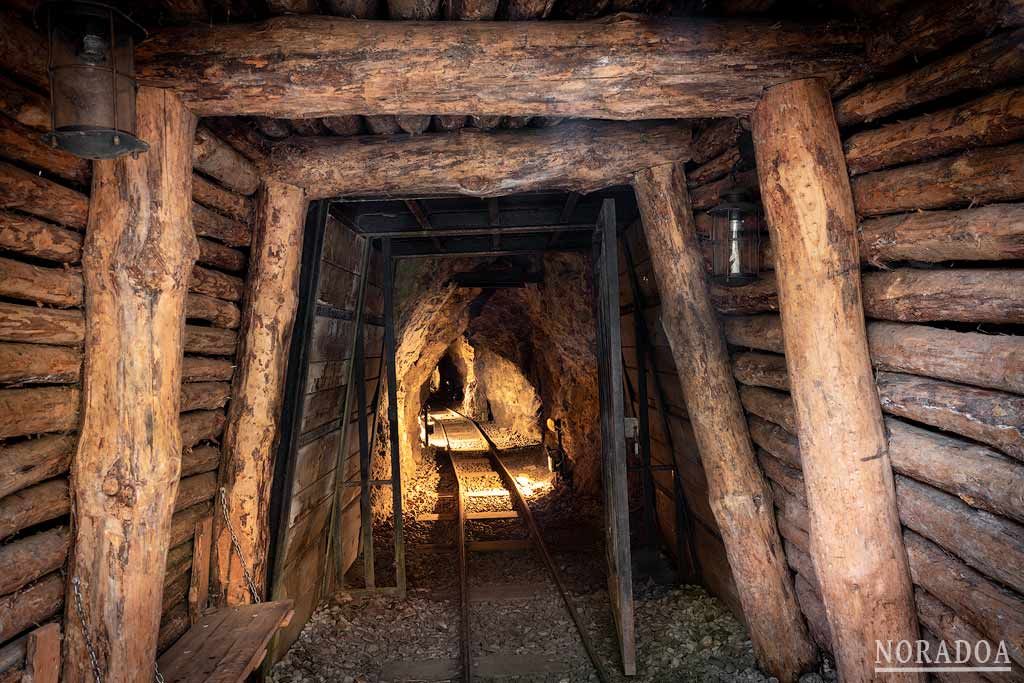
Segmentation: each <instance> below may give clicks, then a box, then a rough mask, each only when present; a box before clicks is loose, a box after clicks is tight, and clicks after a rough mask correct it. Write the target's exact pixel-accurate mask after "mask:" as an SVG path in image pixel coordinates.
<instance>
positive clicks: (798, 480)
mask: <svg viewBox="0 0 1024 683" xmlns="http://www.w3.org/2000/svg"><path fill="white" fill-rule="evenodd" d="M757 462H758V463H759V464H760V465H761V471H762V472H764V476H766V477H768V478H769V479H771V480H772V481H774V482H775V483H776V484H778V485H779V486H781V487H782V488H784V489H785V490H786V492H787V493H789V495H791V496H793V497H794V498H796V500H797V501H798V502H799V503H800V504H801V505H804V506H805V507H806V505H807V496H806V494H805V493H804V489H805V487H804V478H803V475H802V474H801V473H800V470H798V469H795V468H793V467H789V466H788V465H786V463H784V462H782V461H781V460H779V459H778V458H776V457H774V456H773V455H771V454H770V453H768V451H765V450H758V453H757Z"/></svg>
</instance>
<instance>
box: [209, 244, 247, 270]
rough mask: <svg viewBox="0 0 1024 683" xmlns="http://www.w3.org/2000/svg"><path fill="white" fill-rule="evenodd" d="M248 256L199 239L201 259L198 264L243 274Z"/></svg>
mask: <svg viewBox="0 0 1024 683" xmlns="http://www.w3.org/2000/svg"><path fill="white" fill-rule="evenodd" d="M246 260H247V259H246V256H245V254H244V253H243V252H241V251H238V250H237V249H232V248H231V247H228V246H225V245H223V244H221V243H220V242H214V241H213V240H208V239H204V238H200V239H199V258H197V259H196V263H201V264H202V265H204V266H213V267H214V268H219V269H221V270H226V271H228V272H229V273H241V272H242V271H244V270H245V264H246Z"/></svg>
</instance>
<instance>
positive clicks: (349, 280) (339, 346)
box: [274, 217, 384, 655]
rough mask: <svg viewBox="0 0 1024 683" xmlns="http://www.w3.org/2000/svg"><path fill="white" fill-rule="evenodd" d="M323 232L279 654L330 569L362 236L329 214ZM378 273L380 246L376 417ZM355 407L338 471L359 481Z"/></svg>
mask: <svg viewBox="0 0 1024 683" xmlns="http://www.w3.org/2000/svg"><path fill="white" fill-rule="evenodd" d="M326 230H327V234H326V235H325V237H324V247H323V256H322V259H321V266H320V281H319V285H318V287H317V315H316V319H315V320H314V323H313V335H312V339H311V340H310V349H309V361H308V367H307V375H306V392H307V393H306V395H305V397H304V399H303V414H302V424H301V427H300V432H301V435H300V436H299V448H298V451H297V453H296V455H295V457H296V462H295V469H294V477H293V479H292V482H291V502H290V507H289V514H288V519H287V522H288V530H287V533H286V536H285V542H284V545H283V547H282V549H281V552H283V553H284V560H283V564H282V567H283V569H282V574H281V579H280V585H281V588H282V591H283V592H282V593H281V594H280V595H279V596H278V597H279V598H291V599H293V600H295V617H294V618H293V619H292V621H291V624H290V625H289V626H288V627H287V628H286V629H284V630H283V631H282V633H281V636H280V638H278V640H277V642H276V644H275V648H274V653H278V654H281V655H283V654H284V652H285V651H286V650H287V648H288V646H289V645H290V644H291V643H292V642H293V641H294V640H295V638H297V637H298V635H299V632H300V631H301V630H302V627H303V626H304V625H305V623H306V621H307V620H308V619H309V617H310V615H311V614H312V613H313V610H314V609H315V608H316V606H317V603H318V602H319V598H320V597H321V593H320V589H321V587H322V586H323V585H324V583H325V582H324V576H325V574H324V572H325V571H329V572H332V574H333V567H332V566H331V562H330V560H329V558H328V556H327V554H328V545H329V544H328V535H329V533H330V523H331V511H332V509H333V507H334V496H335V485H336V478H335V468H336V465H337V461H338V454H339V452H341V436H342V429H341V426H342V419H343V417H342V411H343V406H344V402H345V393H346V391H347V388H348V386H347V381H348V376H349V365H350V362H351V354H352V348H351V341H352V332H353V327H354V325H355V322H354V321H352V320H345V319H344V318H345V317H349V318H351V317H352V316H354V314H355V308H356V297H357V293H358V286H359V276H360V272H359V271H360V268H361V264H360V262H359V260H360V254H361V253H362V249H363V241H364V239H365V238H362V237H359V236H357V235H356V234H355V233H354V232H353V231H352V230H350V229H349V228H348V227H346V226H344V225H343V224H341V223H340V222H338V221H337V220H335V219H334V218H332V217H329V218H328V220H327V227H326ZM381 273H383V265H382V263H381V261H380V252H379V251H373V252H372V254H371V261H370V273H369V279H368V281H367V285H366V303H365V306H366V308H365V316H366V318H365V325H364V328H363V329H364V334H365V340H366V341H365V348H366V361H365V377H366V396H367V403H368V407H367V415H368V419H369V420H371V421H372V419H373V415H374V414H375V413H376V409H375V406H373V405H372V404H371V402H372V399H373V396H374V392H375V390H376V388H377V381H378V377H379V375H380V367H381V350H382V346H383V341H384V337H383V329H384V328H383V326H382V315H383V290H382V288H381V279H380V278H381ZM354 405H355V399H354V395H353V410H352V411H351V413H350V415H349V418H348V419H349V426H348V429H347V431H346V434H345V441H346V444H345V448H344V452H345V453H346V457H345V459H344V460H343V462H342V464H341V468H342V470H341V472H340V473H338V476H339V477H340V480H341V481H343V482H353V481H354V482H358V481H359V432H358V427H357V416H358V414H357V409H355V407H354ZM342 490H343V498H342V500H341V503H340V505H339V507H338V509H339V511H340V513H341V515H342V534H341V538H340V539H338V541H339V543H340V544H341V552H342V563H343V566H345V567H346V568H347V567H348V566H349V565H350V564H351V563H352V561H353V560H355V557H356V554H357V552H358V549H359V521H360V519H359V504H358V501H359V488H358V486H348V487H345V488H343V489H342ZM328 583H329V582H328ZM328 587H330V586H329V585H328Z"/></svg>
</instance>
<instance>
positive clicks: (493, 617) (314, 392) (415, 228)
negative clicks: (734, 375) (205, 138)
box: [271, 189, 693, 680]
mask: <svg viewBox="0 0 1024 683" xmlns="http://www.w3.org/2000/svg"><path fill="white" fill-rule="evenodd" d="M636 216H637V207H636V203H635V200H634V198H633V195H632V191H631V190H628V189H625V190H610V191H606V192H602V193H595V194H593V195H588V196H585V197H581V196H578V195H575V194H555V195H551V194H543V195H523V196H515V197H503V198H501V199H499V200H493V199H492V200H473V199H466V198H459V199H453V198H440V199H409V200H386V201H385V200H372V201H369V200H368V201H349V202H335V203H332V204H328V203H322V204H320V205H314V206H313V207H312V208H311V210H310V215H309V220H308V222H307V232H306V244H305V251H304V259H303V261H304V262H303V269H302V283H301V301H300V311H299V315H298V317H297V321H298V322H297V326H296V330H295V346H294V347H293V349H292V362H293V365H292V366H291V367H290V368H289V385H288V394H289V395H288V397H287V398H288V401H289V405H288V408H287V409H286V412H285V420H284V425H283V437H284V438H282V451H281V455H280V457H279V461H278V463H279V465H278V469H277V472H276V473H275V477H276V479H275V485H276V489H275V496H274V500H275V504H274V509H273V510H272V514H273V515H274V519H275V520H276V524H275V529H274V532H275V533H274V538H273V547H272V551H273V570H272V580H271V583H272V585H273V591H274V594H275V596H278V597H285V596H288V597H297V599H299V600H303V599H304V600H306V604H305V606H303V605H299V608H300V609H305V610H307V612H309V613H312V612H313V611H315V610H317V608H318V605H319V609H320V611H319V612H318V614H321V615H325V616H324V618H323V619H319V620H317V619H314V620H313V621H312V622H311V626H310V627H307V628H313V629H317V628H322V629H323V633H321V634H320V635H319V636H317V638H321V636H322V638H324V639H325V640H323V641H320V640H318V641H317V642H323V643H325V647H326V644H327V643H330V647H329V648H326V649H319V650H318V649H317V648H315V647H312V646H310V647H306V646H304V645H302V643H304V642H306V641H303V640H302V639H300V640H299V641H298V642H299V644H298V645H296V646H293V648H292V651H291V652H290V654H289V655H288V656H287V657H285V660H284V662H282V666H284V665H286V664H287V663H288V662H289V661H294V659H293V656H299V653H298V651H296V650H295V648H300V649H301V651H302V652H305V653H306V654H305V656H308V657H310V658H311V659H312V660H315V661H316V662H318V663H317V665H316V666H317V667H325V670H324V671H319V670H318V673H321V674H323V673H331V672H333V673H337V674H339V675H342V677H344V676H353V677H355V676H358V675H361V674H367V673H372V674H373V675H374V676H377V677H379V678H380V680H422V677H423V676H426V677H427V678H428V679H430V680H447V679H462V680H468V679H470V678H472V679H473V680H476V679H478V678H484V679H486V678H495V677H497V678H500V677H502V676H525V677H526V678H525V680H534V678H531V677H539V678H536V680H543V679H544V677H545V676H548V675H556V674H558V675H564V676H565V677H567V678H569V679H570V680H590V679H591V677H593V676H597V677H598V679H600V680H608V679H609V678H608V677H609V676H610V675H611V674H610V672H620V673H621V672H626V673H627V674H628V673H630V672H632V671H633V670H635V656H636V655H635V631H634V629H635V625H634V609H635V606H634V591H633V573H634V564H636V563H634V562H633V561H632V560H631V554H633V548H632V546H636V553H635V555H636V557H637V559H638V561H639V564H638V565H637V567H636V571H638V572H639V573H638V578H640V579H641V580H642V581H644V582H645V585H649V586H671V584H673V583H674V582H676V581H677V580H679V579H685V578H690V574H692V571H693V562H692V560H691V559H690V558H691V551H690V550H689V549H688V548H687V547H686V545H685V543H684V542H681V541H682V540H683V538H684V529H685V524H686V516H685V511H684V510H683V508H682V498H683V496H682V493H681V490H680V489H679V487H678V486H676V487H675V489H674V490H673V489H669V490H672V491H673V493H674V494H676V497H675V498H674V499H673V498H670V497H668V496H665V495H662V497H661V503H662V504H661V505H660V506H659V505H658V500H657V498H656V497H655V494H654V486H655V483H656V482H655V480H654V472H655V471H656V468H657V471H659V472H665V473H667V474H668V481H670V482H671V481H672V477H673V476H674V475H673V473H672V466H671V463H661V464H659V465H657V466H655V465H652V462H651V460H650V457H649V453H647V448H648V446H649V433H650V429H649V426H648V424H647V419H646V417H644V419H643V420H642V422H643V424H642V425H641V424H640V423H641V420H640V414H641V413H644V412H645V411H642V410H640V408H639V404H638V403H637V401H638V400H639V399H638V398H637V394H636V387H637V386H638V382H639V381H640V376H638V375H637V374H636V372H635V369H633V368H631V367H629V366H628V365H626V366H624V365H623V359H624V358H626V355H627V351H628V352H630V353H633V355H634V356H635V353H634V351H635V349H632V348H631V347H635V344H636V341H635V336H636V335H635V333H634V332H633V331H630V333H629V339H628V340H627V341H628V343H627V344H625V345H624V344H623V342H622V339H621V336H620V335H622V334H623V333H622V329H623V327H624V325H623V323H622V316H623V315H624V312H623V311H624V310H626V311H627V313H628V310H627V308H628V307H627V308H624V307H623V301H625V300H626V299H627V298H628V297H632V296H633V294H632V292H633V289H634V288H635V284H632V283H630V280H629V278H628V277H625V274H624V273H620V265H621V263H625V262H626V261H627V260H628V259H629V258H631V256H630V253H629V248H628V245H626V240H624V239H622V237H621V236H620V234H624V233H625V232H626V230H627V229H628V227H629V226H630V224H632V223H634V222H635V219H636ZM485 226H486V227H485ZM620 244H621V245H622V247H620ZM623 247H624V248H625V251H623V252H622V253H621V254H620V250H621V249H622V248H623ZM620 256H621V257H622V259H620ZM620 280H621V281H620ZM620 286H621V287H623V288H625V289H626V292H624V293H623V294H622V295H621V296H620V291H619V290H620ZM631 372H632V376H631V374H630V373H631ZM642 379H643V382H646V380H647V373H646V372H645V373H643V376H642ZM311 383H312V384H311ZM624 399H628V403H629V406H628V409H627V407H626V405H625V403H626V400H624ZM627 412H628V414H629V418H630V419H629V420H627V419H626V415H627ZM627 431H628V434H627ZM642 442H643V444H645V445H644V447H643V448H641V443H642ZM662 479H664V475H662ZM670 486H671V484H670ZM663 488H664V486H663ZM673 500H674V501H675V502H673ZM666 502H667V503H668V504H667V505H666V504H665V503H666ZM631 517H632V529H631V519H630V518H631ZM631 531H632V533H631ZM631 541H632V542H631ZM313 579H315V583H316V588H315V590H310V586H311V585H313V584H312V583H311V581H312V580H313ZM579 595H583V596H586V597H585V599H583V600H582V601H581V600H580V599H579V598H578V596H579ZM680 599H681V598H680ZM393 610H398V613H400V614H401V615H402V618H400V619H392V618H391V617H390V616H388V615H390V614H392V611H393ZM346 624H348V625H349V626H345V625H346ZM318 625H319V626H318ZM349 627H352V628H354V629H356V630H358V631H359V632H360V634H361V635H360V637H359V638H355V639H352V638H349V637H347V636H345V634H344V633H342V631H345V630H346V629H347V628H349ZM368 643H369V645H367V644H368ZM307 645H308V643H307ZM302 648H305V649H302ZM339 648H340V649H341V650H342V651H343V656H342V657H340V659H341V660H342V661H343V662H344V664H343V665H339V664H337V661H338V659H339V658H338V657H336V653H337V651H338V649H339ZM328 650H330V652H331V653H332V654H331V655H330V656H328ZM282 654H283V653H282ZM328 660H329V661H328ZM339 666H340V667H341V668H337V667H339Z"/></svg>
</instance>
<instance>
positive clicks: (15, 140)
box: [0, 116, 92, 185]
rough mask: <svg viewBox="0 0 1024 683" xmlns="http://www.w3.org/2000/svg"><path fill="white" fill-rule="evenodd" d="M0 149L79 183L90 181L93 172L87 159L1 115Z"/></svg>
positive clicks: (28, 163)
mask: <svg viewBox="0 0 1024 683" xmlns="http://www.w3.org/2000/svg"><path fill="white" fill-rule="evenodd" d="M0 149H2V150H3V155H4V158H6V159H10V160H12V161H18V162H21V163H23V164H26V165H28V166H34V167H35V168H38V169H41V170H43V171H45V172H47V173H51V174H53V175H55V176H57V177H59V178H63V179H64V180H69V181H71V182H72V183H74V184H76V185H85V184H87V183H88V182H89V177H90V175H91V173H92V169H91V166H90V163H89V161H88V160H86V159H82V158H80V157H76V156H74V155H72V154H69V153H68V152H65V151H64V150H62V149H58V148H56V147H52V146H51V145H48V144H45V143H44V142H43V140H42V137H41V136H40V135H39V132H38V131H35V130H32V129H31V128H29V127H28V126H23V125H22V124H20V123H18V122H17V121H15V120H13V119H10V118H7V117H6V116H0Z"/></svg>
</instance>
